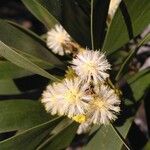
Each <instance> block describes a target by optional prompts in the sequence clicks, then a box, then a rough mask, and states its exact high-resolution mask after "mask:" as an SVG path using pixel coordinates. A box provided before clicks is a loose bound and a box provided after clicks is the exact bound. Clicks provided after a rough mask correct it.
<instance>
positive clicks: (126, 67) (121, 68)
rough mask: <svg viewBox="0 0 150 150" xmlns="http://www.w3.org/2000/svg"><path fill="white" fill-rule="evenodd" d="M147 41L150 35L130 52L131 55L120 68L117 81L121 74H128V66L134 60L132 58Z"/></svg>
mask: <svg viewBox="0 0 150 150" xmlns="http://www.w3.org/2000/svg"><path fill="white" fill-rule="evenodd" d="M147 39H150V34H147V35H146V36H145V37H144V39H142V40H141V41H140V42H139V44H138V45H137V46H136V47H135V48H134V49H132V50H131V51H130V53H129V55H128V56H127V57H126V58H125V60H124V61H123V63H122V65H121V66H120V69H119V71H118V73H117V75H116V77H115V80H116V81H117V80H118V79H119V78H120V76H121V74H125V73H128V65H129V63H130V61H131V60H132V58H133V57H134V55H135V54H136V52H137V50H138V49H139V48H140V46H142V44H143V43H144V42H145V41H147Z"/></svg>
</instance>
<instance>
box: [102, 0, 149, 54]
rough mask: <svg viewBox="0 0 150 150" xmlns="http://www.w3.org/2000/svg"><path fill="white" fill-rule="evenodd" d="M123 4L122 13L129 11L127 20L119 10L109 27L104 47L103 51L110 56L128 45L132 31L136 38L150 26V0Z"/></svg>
mask: <svg viewBox="0 0 150 150" xmlns="http://www.w3.org/2000/svg"><path fill="white" fill-rule="evenodd" d="M123 2H124V3H123ZM123 2H122V3H121V7H123V8H122V11H124V10H125V9H126V10H127V11H126V13H125V14H124V15H126V16H124V17H125V18H126V20H125V19H124V17H123V15H122V12H121V9H120V8H119V9H118V11H117V12H116V14H115V16H114V18H113V20H112V23H111V24H110V26H109V29H108V31H107V36H106V39H105V42H104V45H103V51H107V53H109V54H111V53H113V52H115V51H116V50H117V49H118V48H120V47H122V46H123V45H124V44H126V43H127V42H128V41H129V40H130V39H131V38H132V35H131V34H132V31H133V36H134V37H135V36H137V35H138V34H139V33H141V32H142V31H143V30H144V28H145V27H146V26H147V25H148V24H149V20H150V15H149V14H150V3H149V0H142V1H141V0H124V1H123ZM125 5H126V7H125Z"/></svg>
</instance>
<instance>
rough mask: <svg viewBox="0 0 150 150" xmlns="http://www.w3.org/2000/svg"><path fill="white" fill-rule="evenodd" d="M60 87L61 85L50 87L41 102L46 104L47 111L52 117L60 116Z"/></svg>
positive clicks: (54, 84) (56, 84)
mask: <svg viewBox="0 0 150 150" xmlns="http://www.w3.org/2000/svg"><path fill="white" fill-rule="evenodd" d="M59 85H60V84H59V83H53V84H52V85H48V86H47V88H46V90H45V91H44V92H43V94H42V99H41V102H42V103H43V104H44V106H45V109H46V111H47V112H50V113H51V114H52V115H55V114H60V108H61V102H60V101H59V99H58V96H59V93H58V88H59Z"/></svg>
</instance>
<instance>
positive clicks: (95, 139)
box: [84, 70, 150, 150]
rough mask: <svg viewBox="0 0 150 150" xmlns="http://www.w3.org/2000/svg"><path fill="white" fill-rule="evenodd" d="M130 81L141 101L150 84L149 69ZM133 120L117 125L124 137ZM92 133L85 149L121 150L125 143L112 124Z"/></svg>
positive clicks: (136, 97)
mask: <svg viewBox="0 0 150 150" xmlns="http://www.w3.org/2000/svg"><path fill="white" fill-rule="evenodd" d="M128 83H129V84H130V86H131V89H132V92H133V93H134V98H135V100H136V101H139V100H140V99H141V97H142V96H143V94H144V91H145V90H146V89H147V87H148V86H149V85H150V76H149V71H147V70H146V71H142V72H139V73H138V74H137V75H135V76H133V77H132V78H131V79H130V80H128ZM139 87H140V88H139ZM132 121H133V118H132V117H130V118H129V119H127V121H126V122H125V123H124V124H123V125H122V126H120V127H117V129H118V131H119V132H120V133H121V134H122V136H123V137H124V138H126V136H127V134H128V132H129V129H130V127H131V124H132ZM91 135H92V136H91V139H90V141H89V143H88V144H87V146H86V147H85V148H84V150H91V149H94V150H99V149H104V150H105V149H106V150H107V149H111V150H121V147H122V144H123V143H122V141H121V140H120V139H119V137H118V136H117V134H116V133H115V132H114V130H112V128H111V127H110V126H101V127H100V128H99V127H97V128H96V129H93V131H92V133H91Z"/></svg>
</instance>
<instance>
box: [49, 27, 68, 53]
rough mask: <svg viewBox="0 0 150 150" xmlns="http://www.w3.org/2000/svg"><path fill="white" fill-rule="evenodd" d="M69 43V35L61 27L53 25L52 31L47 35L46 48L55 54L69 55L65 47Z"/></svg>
mask: <svg viewBox="0 0 150 150" xmlns="http://www.w3.org/2000/svg"><path fill="white" fill-rule="evenodd" d="M70 42H71V37H70V35H69V34H68V33H67V32H66V31H65V30H64V28H63V27H62V26H61V25H55V27H54V28H53V29H51V30H50V31H48V33H47V46H48V47H49V48H50V49H51V50H52V51H53V52H54V53H55V54H59V55H64V54H65V53H66V54H69V53H71V51H70V49H69V48H68V47H67V46H66V45H67V43H70Z"/></svg>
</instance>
